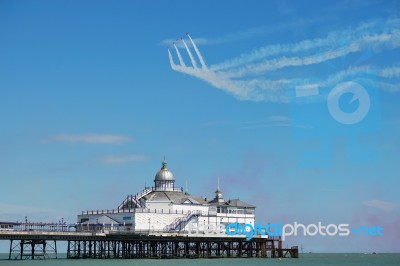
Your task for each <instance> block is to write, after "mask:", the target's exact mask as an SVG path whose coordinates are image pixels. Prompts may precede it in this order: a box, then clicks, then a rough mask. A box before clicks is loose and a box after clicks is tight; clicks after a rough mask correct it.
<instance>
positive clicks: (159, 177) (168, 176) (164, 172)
mask: <svg viewBox="0 0 400 266" xmlns="http://www.w3.org/2000/svg"><path fill="white" fill-rule="evenodd" d="M174 180H175V179H174V175H173V174H172V172H171V171H170V170H168V168H167V162H166V161H165V160H164V161H163V162H162V167H161V169H160V171H158V172H157V174H156V176H155V178H154V181H174Z"/></svg>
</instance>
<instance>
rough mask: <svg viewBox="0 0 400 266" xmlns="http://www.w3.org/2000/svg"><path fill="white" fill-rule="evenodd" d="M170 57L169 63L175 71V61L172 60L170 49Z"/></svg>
mask: <svg viewBox="0 0 400 266" xmlns="http://www.w3.org/2000/svg"><path fill="white" fill-rule="evenodd" d="M168 57H169V63H170V64H171V68H172V69H173V70H175V68H176V65H175V63H174V59H172V54H171V51H170V50H169V49H168Z"/></svg>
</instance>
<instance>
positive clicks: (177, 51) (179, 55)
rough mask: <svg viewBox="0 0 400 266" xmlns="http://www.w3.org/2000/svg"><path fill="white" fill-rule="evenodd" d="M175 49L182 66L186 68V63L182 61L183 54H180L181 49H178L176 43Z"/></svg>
mask: <svg viewBox="0 0 400 266" xmlns="http://www.w3.org/2000/svg"><path fill="white" fill-rule="evenodd" d="M174 47H175V50H176V53H177V55H178V58H179V63H180V64H181V66H186V65H185V62H184V61H183V59H182V56H181V53H180V52H179V49H178V47H176V45H175V43H174Z"/></svg>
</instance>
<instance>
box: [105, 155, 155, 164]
mask: <svg viewBox="0 0 400 266" xmlns="http://www.w3.org/2000/svg"><path fill="white" fill-rule="evenodd" d="M99 160H100V161H101V162H103V163H107V164H124V163H131V162H138V161H146V160H148V157H147V156H144V155H136V154H128V155H110V156H105V157H102V158H100V159H99Z"/></svg>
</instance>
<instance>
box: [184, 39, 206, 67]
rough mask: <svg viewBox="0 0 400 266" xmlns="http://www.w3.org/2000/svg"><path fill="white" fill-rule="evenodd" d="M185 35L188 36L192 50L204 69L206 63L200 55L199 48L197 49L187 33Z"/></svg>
mask: <svg viewBox="0 0 400 266" xmlns="http://www.w3.org/2000/svg"><path fill="white" fill-rule="evenodd" d="M187 36H188V37H189V39H190V41H191V42H192V45H193V48H194V51H195V52H196V54H197V57H198V58H199V60H200V64H201V66H202V68H204V69H206V68H207V65H206V63H205V62H204V59H203V56H202V55H201V53H200V51H199V49H197V46H196V44H195V43H194V41H193V40H192V38H191V37H190V35H189V34H187Z"/></svg>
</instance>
